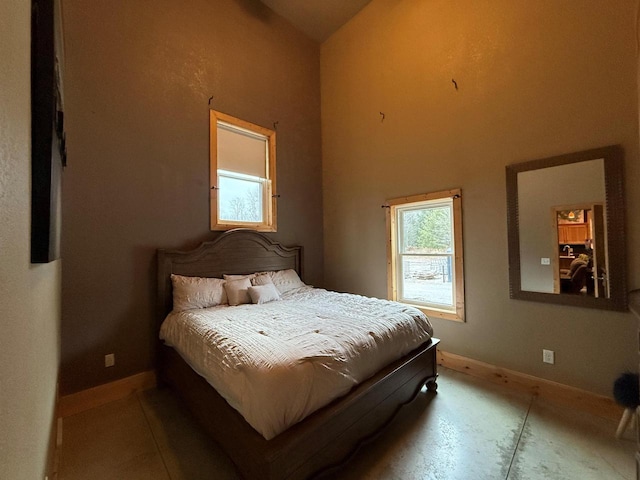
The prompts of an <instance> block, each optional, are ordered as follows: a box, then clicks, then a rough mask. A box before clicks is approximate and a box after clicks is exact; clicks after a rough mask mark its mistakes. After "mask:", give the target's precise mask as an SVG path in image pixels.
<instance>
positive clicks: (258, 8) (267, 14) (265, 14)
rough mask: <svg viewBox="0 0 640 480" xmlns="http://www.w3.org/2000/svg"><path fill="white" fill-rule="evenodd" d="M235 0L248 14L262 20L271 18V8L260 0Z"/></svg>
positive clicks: (265, 20) (266, 20) (267, 20)
mask: <svg viewBox="0 0 640 480" xmlns="http://www.w3.org/2000/svg"><path fill="white" fill-rule="evenodd" d="M235 2H236V3H237V4H238V5H239V6H240V7H241V8H242V9H243V10H244V11H245V12H246V13H247V14H249V15H251V16H252V17H254V18H257V19H259V20H262V21H264V22H267V23H268V22H269V20H271V18H273V15H274V13H273V10H271V9H270V8H269V7H267V6H266V5H265V4H264V3H262V2H261V1H260V0H235Z"/></svg>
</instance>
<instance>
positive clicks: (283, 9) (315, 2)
mask: <svg viewBox="0 0 640 480" xmlns="http://www.w3.org/2000/svg"><path fill="white" fill-rule="evenodd" d="M261 1H262V3H264V4H266V5H267V6H269V7H270V8H271V9H272V10H273V11H274V12H276V13H278V14H279V15H281V16H283V17H284V18H286V19H287V20H289V22H291V23H292V24H293V25H295V26H296V27H297V28H299V29H300V30H302V31H303V32H305V33H306V34H307V35H308V36H310V37H311V38H313V39H315V40H317V41H319V42H324V41H325V40H326V39H327V38H329V37H330V36H331V34H332V33H334V32H335V31H336V30H338V29H339V28H340V27H341V26H342V25H344V24H345V23H347V22H348V21H349V20H350V19H351V18H352V17H353V16H354V15H355V14H356V13H358V12H359V11H360V10H362V8H363V7H364V6H365V5H367V4H368V3H369V2H370V1H371V0H261Z"/></svg>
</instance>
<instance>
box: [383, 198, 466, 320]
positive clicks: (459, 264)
mask: <svg viewBox="0 0 640 480" xmlns="http://www.w3.org/2000/svg"><path fill="white" fill-rule="evenodd" d="M443 198H452V200H453V242H454V255H453V260H454V267H453V268H454V272H455V300H454V304H455V312H451V311H446V310H439V309H436V308H431V307H426V306H424V305H416V304H412V303H408V302H403V303H406V304H408V305H411V306H413V307H415V308H417V309H419V310H421V311H422V312H424V313H425V314H426V315H428V316H430V317H436V318H443V319H446V320H454V321H457V322H464V321H465V310H464V308H465V306H464V263H463V258H464V255H463V241H462V191H461V190H460V189H459V188H458V189H452V190H444V191H441V192H433V193H425V194H420V195H412V196H408V197H399V198H393V199H391V200H388V201H387V205H388V207H389V208H387V209H386V211H387V214H386V217H387V218H386V220H387V287H388V298H390V299H391V300H395V301H399V300H398V279H397V275H396V272H397V271H398V270H397V261H398V260H397V255H396V253H397V251H398V248H397V247H398V245H397V239H398V225H397V211H398V208H399V207H407V206H410V205H411V204H420V203H423V202H427V201H432V200H439V199H443Z"/></svg>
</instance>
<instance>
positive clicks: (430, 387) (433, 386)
mask: <svg viewBox="0 0 640 480" xmlns="http://www.w3.org/2000/svg"><path fill="white" fill-rule="evenodd" d="M425 385H426V386H427V391H428V392H436V391H437V390H438V382H436V379H435V378H434V379H433V380H428V381H427V383H426V384H425Z"/></svg>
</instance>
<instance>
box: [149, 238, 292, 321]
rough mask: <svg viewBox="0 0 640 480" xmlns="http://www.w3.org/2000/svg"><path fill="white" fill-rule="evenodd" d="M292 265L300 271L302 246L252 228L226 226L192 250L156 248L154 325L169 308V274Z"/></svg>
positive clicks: (214, 274) (214, 273)
mask: <svg viewBox="0 0 640 480" xmlns="http://www.w3.org/2000/svg"><path fill="white" fill-rule="evenodd" d="M289 268H293V269H294V270H296V271H297V272H298V275H300V278H303V275H302V273H303V272H302V247H301V246H296V247H285V246H283V245H281V244H279V243H277V242H274V241H273V240H271V239H270V238H268V237H267V236H266V235H264V234H262V233H258V232H255V231H253V230H244V229H238V230H230V231H228V232H225V233H223V234H221V235H220V236H219V237H218V238H216V239H215V240H214V241H212V242H205V243H203V244H201V245H200V246H199V247H198V248H196V249H195V250H191V251H187V252H181V251H175V250H162V249H160V250H158V326H159V325H160V324H161V323H162V321H163V320H164V319H165V317H166V316H167V314H168V313H169V312H170V311H171V309H172V304H173V298H172V291H171V274H172V273H174V274H176V275H185V276H189V277H218V278H222V275H223V274H248V273H254V272H265V271H271V270H286V269H289Z"/></svg>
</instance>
